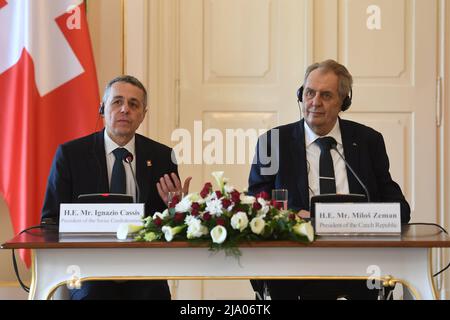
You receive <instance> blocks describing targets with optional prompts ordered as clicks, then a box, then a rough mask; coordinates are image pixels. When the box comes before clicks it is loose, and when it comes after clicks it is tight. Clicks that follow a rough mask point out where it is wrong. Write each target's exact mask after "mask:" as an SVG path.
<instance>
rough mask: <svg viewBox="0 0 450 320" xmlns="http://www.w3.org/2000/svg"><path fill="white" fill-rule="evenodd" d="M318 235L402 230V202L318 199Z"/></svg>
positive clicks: (387, 232)
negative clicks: (330, 201) (327, 201)
mask: <svg viewBox="0 0 450 320" xmlns="http://www.w3.org/2000/svg"><path fill="white" fill-rule="evenodd" d="M315 232H316V234H317V235H360V234H361V235H363V234H367V235H378V234H379V235H386V234H399V233H400V232H401V221H400V203H316V214H315Z"/></svg>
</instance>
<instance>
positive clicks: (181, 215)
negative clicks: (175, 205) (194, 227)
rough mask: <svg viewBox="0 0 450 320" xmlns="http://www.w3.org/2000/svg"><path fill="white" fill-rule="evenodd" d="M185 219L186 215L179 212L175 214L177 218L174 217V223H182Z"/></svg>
mask: <svg viewBox="0 0 450 320" xmlns="http://www.w3.org/2000/svg"><path fill="white" fill-rule="evenodd" d="M184 218H185V214H184V213H181V212H177V213H175V216H174V217H173V221H175V222H176V223H180V222H183V221H184Z"/></svg>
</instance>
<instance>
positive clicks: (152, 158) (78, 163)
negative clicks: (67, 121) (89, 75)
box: [42, 76, 191, 299]
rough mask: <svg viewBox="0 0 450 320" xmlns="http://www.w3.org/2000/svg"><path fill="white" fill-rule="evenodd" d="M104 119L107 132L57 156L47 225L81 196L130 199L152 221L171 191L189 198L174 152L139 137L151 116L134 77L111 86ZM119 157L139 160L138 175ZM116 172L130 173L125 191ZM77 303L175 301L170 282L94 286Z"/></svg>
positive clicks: (74, 294)
mask: <svg viewBox="0 0 450 320" xmlns="http://www.w3.org/2000/svg"><path fill="white" fill-rule="evenodd" d="M99 113H100V114H101V116H102V117H103V118H104V123H105V129H104V130H102V131H100V132H96V133H94V134H91V135H89V136H86V137H83V138H80V139H77V140H73V141H70V142H67V143H65V144H63V145H61V146H59V148H58V150H57V151H56V155H55V158H54V160H53V164H52V168H51V171H50V175H49V178H48V185H47V192H46V195H45V200H44V205H43V209H42V220H43V221H45V220H47V221H48V219H50V220H53V221H55V222H58V221H59V205H60V204H61V203H71V202H76V201H77V198H78V196H79V195H80V194H89V193H108V192H114V193H126V194H130V195H132V196H133V197H134V199H135V200H136V201H137V202H140V203H145V213H146V214H147V215H149V214H152V213H154V212H155V211H160V212H162V210H164V209H165V208H166V204H167V195H168V192H169V191H182V192H186V193H187V191H188V188H189V182H190V180H191V178H188V179H186V181H185V182H184V185H183V186H181V182H180V180H179V178H178V170H177V164H176V163H175V162H174V160H172V150H171V149H170V148H169V147H167V146H165V145H163V144H160V143H158V142H156V141H153V140H151V139H148V138H146V137H144V136H141V135H139V134H136V130H137V129H138V127H139V126H140V124H141V123H142V121H143V120H144V118H145V114H146V113H147V91H146V89H145V87H144V86H143V85H142V83H141V82H140V81H139V80H137V79H136V78H134V77H131V76H120V77H117V78H115V79H113V80H111V81H110V82H109V84H108V85H107V87H106V89H105V94H104V97H103V102H102V104H101V106H100V110H99ZM117 152H125V153H128V152H129V153H131V154H132V155H133V158H134V159H135V160H134V161H132V162H131V166H133V167H134V169H133V170H131V168H130V166H129V165H125V166H124V162H123V156H119V155H117V154H118V153H117ZM118 158H120V159H118ZM116 160H117V161H116ZM116 167H117V168H118V169H117V170H119V169H120V170H121V172H122V173H124V174H121V177H122V179H121V182H123V183H122V184H121V185H120V183H119V187H117V186H116V185H114V186H113V184H115V183H114V182H113V181H116V180H117V179H116V178H114V177H113V176H114V175H117V174H115V173H114V171H115V170H116ZM119 167H120V168H119ZM133 172H135V173H136V182H137V184H138V188H137V186H136V185H135V180H134V178H133ZM119 180H120V179H119ZM121 188H122V190H121ZM117 190H121V191H117ZM137 190H139V192H137ZM138 198H139V199H138ZM71 297H72V299H170V291H169V287H168V285H167V281H125V282H124V281H121V282H114V281H89V282H84V283H83V285H82V288H81V289H79V290H71Z"/></svg>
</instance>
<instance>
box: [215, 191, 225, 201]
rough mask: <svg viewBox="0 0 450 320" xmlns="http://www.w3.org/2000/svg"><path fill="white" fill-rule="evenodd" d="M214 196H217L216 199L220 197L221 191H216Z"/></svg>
mask: <svg viewBox="0 0 450 320" xmlns="http://www.w3.org/2000/svg"><path fill="white" fill-rule="evenodd" d="M216 196H217V199H220V198H222V196H223V195H222V192H220V191H216Z"/></svg>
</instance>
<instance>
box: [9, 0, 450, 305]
mask: <svg viewBox="0 0 450 320" xmlns="http://www.w3.org/2000/svg"><path fill="white" fill-rule="evenodd" d="M441 3H445V4H446V7H445V10H446V14H445V20H446V25H445V30H446V36H445V41H444V46H445V52H444V60H445V66H444V68H443V70H444V73H445V74H444V76H445V77H444V84H443V88H444V93H445V94H444V105H443V110H444V113H443V119H444V125H443V127H442V128H441V129H440V130H439V131H438V136H439V139H440V146H442V148H441V150H440V152H441V157H440V161H441V163H442V166H441V169H440V171H439V172H438V173H437V174H438V175H439V176H440V179H441V184H440V186H441V187H442V188H441V189H442V190H441V192H440V194H441V195H442V201H441V204H442V207H443V209H442V213H443V214H442V221H440V222H441V223H442V224H443V225H444V226H445V227H446V228H449V227H450V179H449V178H448V177H449V176H450V128H449V124H450V62H449V58H450V40H449V39H450V37H449V36H450V4H449V3H448V1H446V0H443V1H442V2H441ZM122 5H123V1H122V0H90V1H88V20H89V27H90V32H91V39H92V44H93V50H94V57H95V63H96V66H97V76H98V82H99V86H100V92H101V93H102V92H103V88H104V86H105V84H106V83H107V82H108V80H109V79H111V78H113V77H115V76H116V75H118V74H122V73H123V72H124V68H125V66H124V63H123V61H124V59H123V57H124V53H123V52H124V50H123V39H124V35H123V23H122V22H123V20H122V17H123V12H122ZM152 16H153V15H152ZM150 58H151V57H150ZM150 58H149V59H150ZM153 58H155V57H153ZM156 58H157V57H156ZM160 58H161V57H160ZM148 76H149V77H150V79H151V78H152V77H151V75H148ZM150 89H151V88H150ZM95 107H96V106H95ZM438 168H439V166H438ZM430 201H432V199H430ZM12 236H13V231H12V227H11V221H10V218H9V211H8V208H7V206H6V204H5V202H4V200H3V199H2V198H1V197H0V242H2V243H3V242H4V241H6V240H8V239H10V238H11V237H12ZM449 259H450V254H449V252H448V250H446V251H445V252H444V255H443V259H442V264H444V265H445V264H446V263H448V260H449ZM19 265H20V272H21V275H22V278H23V279H25V280H29V271H27V270H26V269H25V268H24V266H23V264H22V263H21V262H20V261H19ZM447 273H448V272H447ZM447 273H446V274H444V279H443V280H447V282H448V280H449V279H448V278H450V276H448V275H447ZM14 283H16V278H15V275H14V272H13V268H12V261H11V252H10V251H6V250H0V289H1V288H2V287H7V286H8V287H10V286H11V284H13V285H15V286H16V287H18V285H17V284H14ZM444 288H446V289H445V290H446V298H447V299H449V298H450V289H448V288H449V286H448V285H447V286H445V287H444Z"/></svg>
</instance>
